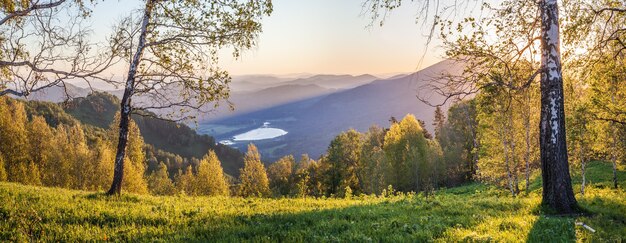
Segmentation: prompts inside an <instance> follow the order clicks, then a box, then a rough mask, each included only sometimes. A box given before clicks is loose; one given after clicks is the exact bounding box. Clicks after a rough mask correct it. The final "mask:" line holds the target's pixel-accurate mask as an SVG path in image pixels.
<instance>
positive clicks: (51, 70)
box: [0, 0, 119, 98]
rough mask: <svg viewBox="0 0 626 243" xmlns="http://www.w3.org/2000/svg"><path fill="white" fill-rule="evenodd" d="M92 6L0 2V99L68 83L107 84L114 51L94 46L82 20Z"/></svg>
mask: <svg viewBox="0 0 626 243" xmlns="http://www.w3.org/2000/svg"><path fill="white" fill-rule="evenodd" d="M94 2H95V1H93V0H25V1H15V0H11V1H2V2H0V96H2V95H13V96H18V97H28V96H29V95H30V94H32V93H33V92H37V91H41V90H44V89H47V88H50V87H54V86H59V87H62V88H64V90H65V95H66V96H67V97H66V98H72V97H71V94H70V93H69V92H68V91H67V89H66V86H65V83H66V82H67V81H82V82H85V83H86V84H88V85H91V82H93V81H94V80H100V81H106V82H108V81H109V80H110V79H109V78H107V77H106V76H105V75H106V74H105V72H104V71H106V70H107V69H108V68H110V67H111V66H113V65H115V64H116V62H117V61H118V60H119V58H116V57H115V50H116V49H117V47H116V46H115V43H112V44H114V45H111V46H109V45H105V44H99V43H95V42H93V41H92V39H91V33H92V32H93V31H91V30H90V29H89V26H88V25H86V24H85V23H84V20H85V19H86V18H88V17H89V15H90V11H91V10H90V9H89V8H88V7H90V6H91V5H93V4H94Z"/></svg>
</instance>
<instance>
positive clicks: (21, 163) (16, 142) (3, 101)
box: [0, 97, 29, 182]
mask: <svg viewBox="0 0 626 243" xmlns="http://www.w3.org/2000/svg"><path fill="white" fill-rule="evenodd" d="M25 126H26V112H25V110H24V105H23V104H22V102H20V101H17V100H12V99H9V98H6V97H0V151H2V152H3V153H4V157H5V163H7V165H6V170H7V171H6V172H7V175H8V180H9V181H15V182H21V181H24V179H25V178H23V176H25V174H24V173H27V171H26V168H27V167H28V159H29V158H28V150H27V146H28V137H27V133H26V127H25Z"/></svg>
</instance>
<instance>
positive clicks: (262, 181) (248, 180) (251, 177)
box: [239, 144, 270, 197]
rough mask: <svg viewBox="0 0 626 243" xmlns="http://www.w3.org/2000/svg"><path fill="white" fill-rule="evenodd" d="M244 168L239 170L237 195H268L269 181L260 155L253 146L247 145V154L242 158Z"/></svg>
mask: <svg viewBox="0 0 626 243" xmlns="http://www.w3.org/2000/svg"><path fill="white" fill-rule="evenodd" d="M243 162H244V167H243V168H242V169H240V174H239V180H240V182H241V184H240V185H239V195H241V196H243V197H265V196H268V195H269V193H270V188H269V179H268V178H267V173H266V171H265V166H263V163H261V155H260V154H259V151H258V149H257V148H256V146H254V144H250V145H248V152H246V155H245V156H244V158H243Z"/></svg>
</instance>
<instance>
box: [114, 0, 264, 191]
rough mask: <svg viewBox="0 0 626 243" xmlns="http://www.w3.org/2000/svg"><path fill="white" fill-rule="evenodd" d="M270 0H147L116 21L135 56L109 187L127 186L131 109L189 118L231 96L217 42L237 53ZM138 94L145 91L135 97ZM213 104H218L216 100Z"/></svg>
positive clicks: (125, 49)
mask: <svg viewBox="0 0 626 243" xmlns="http://www.w3.org/2000/svg"><path fill="white" fill-rule="evenodd" d="M271 12H272V4H271V1H269V0H267V1H243V0H227V1H219V2H213V1H197V0H182V1H166V0H145V4H144V7H143V9H142V11H141V12H140V14H139V15H138V16H131V17H128V18H126V19H124V20H123V21H122V22H121V23H120V24H119V25H118V26H117V27H116V28H117V31H116V35H115V37H114V38H113V39H112V40H113V41H112V42H113V43H115V44H114V45H112V46H119V49H117V50H116V51H117V52H118V53H121V54H123V55H122V58H124V60H125V61H126V62H127V63H128V74H127V76H126V80H125V85H124V93H123V96H122V100H121V103H120V108H121V109H120V118H121V119H120V123H119V139H118V143H117V153H116V156H115V170H114V179H113V183H112V185H111V188H110V189H109V191H108V194H109V195H113V194H120V193H121V189H122V181H123V178H124V170H123V168H124V156H125V150H126V144H127V140H128V139H127V137H128V124H129V120H130V115H131V113H136V114H143V115H154V113H142V112H141V111H159V110H164V112H165V113H166V115H162V116H160V118H164V119H169V120H176V121H180V120H185V119H189V118H193V116H192V115H191V114H190V113H189V112H190V111H198V110H200V111H206V110H207V109H208V110H210V109H211V108H214V107H215V106H217V105H218V104H219V103H217V102H216V101H219V100H223V99H226V98H227V97H228V82H229V81H230V78H229V76H228V73H227V72H225V71H223V70H221V69H220V68H219V67H218V66H217V65H218V55H217V52H218V50H220V49H222V48H227V47H229V48H232V49H233V50H234V52H233V55H234V56H235V57H238V56H239V52H240V50H243V49H246V48H250V47H252V46H253V45H255V44H256V42H255V38H256V36H257V35H258V33H260V31H261V24H260V20H261V18H262V17H263V16H265V15H269V14H270V13H271ZM134 97H138V99H137V100H135V101H133V98H134ZM210 104H213V106H210Z"/></svg>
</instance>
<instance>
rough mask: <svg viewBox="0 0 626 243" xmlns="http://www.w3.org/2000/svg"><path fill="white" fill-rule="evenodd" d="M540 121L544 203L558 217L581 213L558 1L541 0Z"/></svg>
mask: <svg viewBox="0 0 626 243" xmlns="http://www.w3.org/2000/svg"><path fill="white" fill-rule="evenodd" d="M539 8H540V11H541V68H542V75H541V122H540V134H541V135H540V141H539V143H540V150H541V168H542V170H541V172H542V173H541V175H542V179H543V193H542V203H543V204H544V205H546V206H548V207H549V208H551V209H553V210H555V212H556V213H558V214H571V213H575V212H577V211H578V206H577V203H576V198H575V197H574V191H573V189H572V181H571V177H570V173H569V164H568V158H567V144H566V140H565V112H564V107H563V101H564V99H563V77H562V73H561V54H560V37H559V10H558V3H557V0H541V1H540V2H539Z"/></svg>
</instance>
